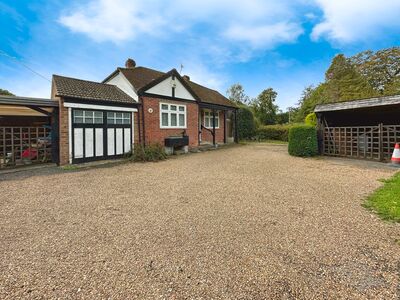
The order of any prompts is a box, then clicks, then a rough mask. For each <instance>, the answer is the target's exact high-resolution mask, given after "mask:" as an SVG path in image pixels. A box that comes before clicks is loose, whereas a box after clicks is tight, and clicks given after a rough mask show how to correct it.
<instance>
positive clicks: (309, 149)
mask: <svg viewBox="0 0 400 300" xmlns="http://www.w3.org/2000/svg"><path fill="white" fill-rule="evenodd" d="M289 154H290V155H293V156H306V157H307V156H315V155H317V154H318V139H317V129H316V128H315V127H314V126H310V125H297V126H293V127H292V128H290V129H289Z"/></svg>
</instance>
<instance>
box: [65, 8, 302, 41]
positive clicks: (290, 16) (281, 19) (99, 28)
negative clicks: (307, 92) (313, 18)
mask: <svg viewBox="0 0 400 300" xmlns="http://www.w3.org/2000/svg"><path fill="white" fill-rule="evenodd" d="M299 1H300V2H301V1H302V0H296V1H289V0H283V1H275V0H268V1H265V0H247V1H242V0H219V1H215V0H170V1H168V2H165V1H162V0H150V1H140V0H91V1H90V2H88V3H86V4H81V3H79V4H77V6H75V7H72V8H71V9H70V10H68V11H65V12H64V13H63V14H62V16H61V17H60V19H59V21H60V23H61V24H63V25H64V26H66V27H68V28H69V29H70V30H71V31H73V32H77V33H83V34H86V35H88V36H89V37H91V38H92V39H94V40H96V41H112V42H115V43H120V42H124V41H128V40H133V39H135V38H137V37H139V36H141V35H146V36H148V35H150V36H152V35H156V36H157V37H159V38H165V37H167V36H168V35H169V34H170V33H177V32H178V33H188V32H190V29H191V27H194V26H196V25H200V26H204V27H203V28H205V30H207V31H208V32H212V34H211V35H213V36H210V38H211V39H212V38H216V37H219V38H222V39H224V40H225V41H232V42H240V43H242V42H246V43H249V46H251V47H256V48H260V47H261V48H271V47H274V46H275V45H277V44H280V43H286V42H293V41H294V40H296V38H297V37H298V36H299V35H300V34H301V33H302V28H301V24H300V22H299V21H298V20H297V19H296V18H297V17H296V16H295V14H294V9H293V7H295V6H296V5H297V4H298V2H299Z"/></svg>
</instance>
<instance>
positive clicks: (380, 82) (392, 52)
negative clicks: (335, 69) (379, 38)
mask: <svg viewBox="0 0 400 300" xmlns="http://www.w3.org/2000/svg"><path fill="white" fill-rule="evenodd" d="M350 62H351V63H352V64H353V65H354V66H355V68H356V69H357V71H358V72H359V73H360V74H361V75H363V76H364V77H365V78H366V79H367V80H368V82H369V83H370V85H371V86H372V87H373V89H374V90H375V91H378V92H380V93H382V94H387V90H390V89H391V88H392V87H393V86H395V85H397V84H398V83H399V81H400V47H393V48H388V49H382V50H379V51H377V52H373V51H370V50H367V51H364V52H361V53H359V54H357V55H355V56H353V57H350ZM396 82H397V83H396ZM389 93H390V92H389Z"/></svg>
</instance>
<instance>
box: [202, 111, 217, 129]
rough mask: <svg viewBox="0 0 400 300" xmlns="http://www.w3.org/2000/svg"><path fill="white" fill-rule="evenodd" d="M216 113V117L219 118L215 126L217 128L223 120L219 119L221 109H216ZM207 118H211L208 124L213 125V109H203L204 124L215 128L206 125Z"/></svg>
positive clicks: (208, 127)
mask: <svg viewBox="0 0 400 300" xmlns="http://www.w3.org/2000/svg"><path fill="white" fill-rule="evenodd" d="M206 113H207V114H208V116H206ZM215 114H216V116H215V119H216V120H218V126H215V129H219V122H220V121H221V120H220V119H219V111H215ZM206 118H207V119H208V120H209V121H208V124H211V125H212V121H211V120H212V119H213V116H212V110H205V111H203V126H204V127H205V128H207V129H212V128H213V127H212V126H206Z"/></svg>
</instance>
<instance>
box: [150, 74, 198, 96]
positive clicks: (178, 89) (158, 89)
mask: <svg viewBox="0 0 400 300" xmlns="http://www.w3.org/2000/svg"><path fill="white" fill-rule="evenodd" d="M173 85H175V97H176V98H181V99H186V100H193V101H196V99H195V98H194V97H193V96H192V95H191V94H190V92H189V91H188V90H187V89H186V88H185V87H184V86H183V84H182V83H181V82H180V81H179V80H178V79H176V78H175V80H172V76H170V77H168V78H167V79H164V80H163V81H161V82H160V83H159V84H157V85H155V86H153V87H152V88H149V89H148V90H146V93H149V94H155V95H161V96H167V97H172V86H173Z"/></svg>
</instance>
